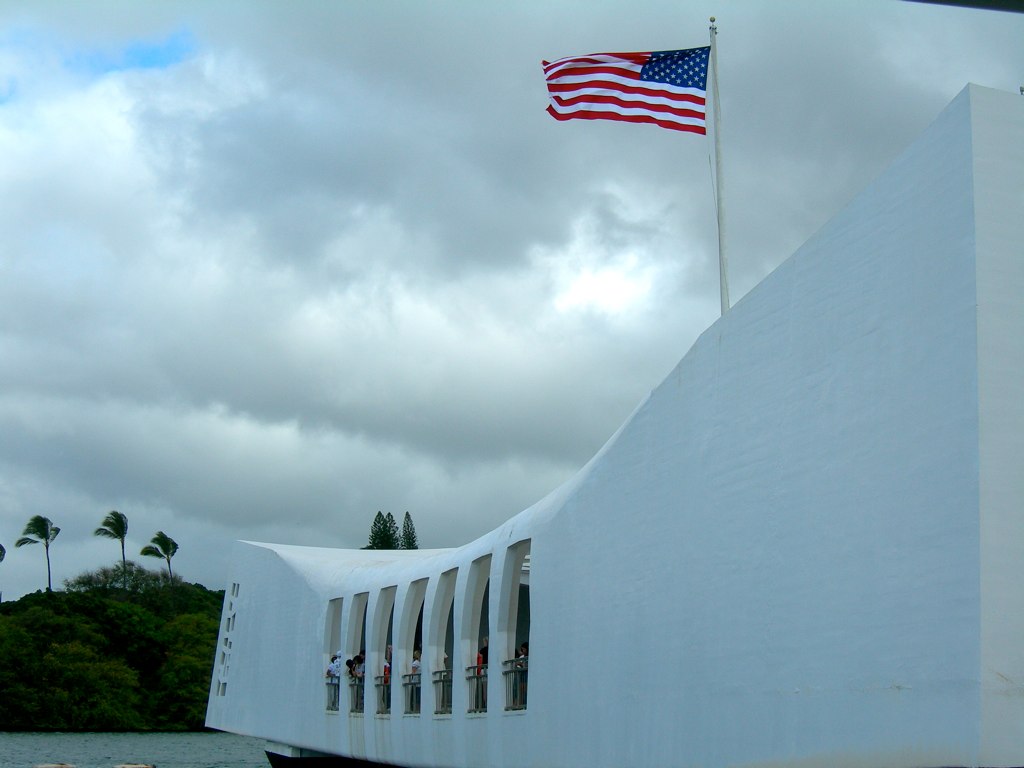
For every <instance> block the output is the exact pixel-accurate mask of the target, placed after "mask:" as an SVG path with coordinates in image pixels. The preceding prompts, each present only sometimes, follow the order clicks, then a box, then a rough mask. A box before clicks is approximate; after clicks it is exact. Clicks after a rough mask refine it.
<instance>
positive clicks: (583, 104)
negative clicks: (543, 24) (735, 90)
mask: <svg viewBox="0 0 1024 768" xmlns="http://www.w3.org/2000/svg"><path fill="white" fill-rule="evenodd" d="M710 53H711V48H710V47H708V46H705V47H704V48H689V49H686V50H681V51H654V52H648V53H592V54H590V55H589V56H569V57H567V58H564V59H558V61H551V62H548V61H545V62H543V65H544V76H545V78H546V79H547V83H548V95H549V96H550V99H551V104H550V105H549V106H548V113H549V114H550V115H551V116H552V117H553V118H555V119H556V120H574V119H577V120H622V121H625V122H628V123H653V124H654V125H660V126H661V127H662V128H669V129H671V130H674V131H690V132H691V133H702V134H703V133H706V132H707V130H706V122H705V117H704V95H705V93H706V91H707V81H708V57H709V55H710Z"/></svg>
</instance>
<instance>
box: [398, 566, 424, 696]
mask: <svg viewBox="0 0 1024 768" xmlns="http://www.w3.org/2000/svg"><path fill="white" fill-rule="evenodd" d="M426 595H427V580H426V579H420V580H419V581H414V582H413V583H412V584H410V585H409V592H408V594H407V595H406V598H405V608H404V610H403V612H402V621H401V628H402V629H401V638H400V642H399V645H400V647H401V649H402V658H403V660H404V663H405V664H406V667H407V670H408V671H406V672H404V673H403V674H402V692H403V696H402V699H403V701H404V702H405V713H406V714H407V715H418V714H419V713H420V701H421V690H422V687H421V681H422V654H423V608H424V598H425V597H426Z"/></svg>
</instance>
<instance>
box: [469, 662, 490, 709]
mask: <svg viewBox="0 0 1024 768" xmlns="http://www.w3.org/2000/svg"><path fill="white" fill-rule="evenodd" d="M466 683H467V684H468V685H469V707H468V708H467V709H466V711H467V712H486V711H487V665H486V664H480V665H479V666H478V665H476V664H474V665H473V666H471V667H466Z"/></svg>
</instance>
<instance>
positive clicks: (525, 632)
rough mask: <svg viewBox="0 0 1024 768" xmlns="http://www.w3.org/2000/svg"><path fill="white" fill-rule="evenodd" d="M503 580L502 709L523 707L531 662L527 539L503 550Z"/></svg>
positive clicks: (499, 617) (499, 610) (524, 707)
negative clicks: (503, 690) (503, 699)
mask: <svg viewBox="0 0 1024 768" xmlns="http://www.w3.org/2000/svg"><path fill="white" fill-rule="evenodd" d="M502 584H504V585H505V587H504V595H503V596H502V603H501V605H500V606H499V608H498V622H499V624H500V625H501V627H500V628H501V636H502V637H503V638H504V643H505V647H504V648H503V649H502V651H503V654H504V655H503V660H502V670H501V676H502V678H504V681H505V709H507V710H516V709H526V691H527V683H528V675H529V666H530V664H529V661H530V660H529V654H530V540H529V539H526V540H525V541H520V542H519V543H518V544H513V545H512V546H511V547H509V548H508V550H506V552H505V564H504V568H503V572H502Z"/></svg>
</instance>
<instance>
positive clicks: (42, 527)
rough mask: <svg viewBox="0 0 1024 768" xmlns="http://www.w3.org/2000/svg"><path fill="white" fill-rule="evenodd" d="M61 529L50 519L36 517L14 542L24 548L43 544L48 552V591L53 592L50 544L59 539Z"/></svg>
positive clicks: (40, 516)
mask: <svg viewBox="0 0 1024 768" xmlns="http://www.w3.org/2000/svg"><path fill="white" fill-rule="evenodd" d="M58 533H60V528H58V527H57V526H56V525H54V524H53V521H51V520H50V518H48V517H43V516H42V515H36V516H35V517H33V518H32V519H31V520H29V521H28V525H26V526H25V530H24V531H22V532H21V538H20V539H18V540H17V541H16V542H14V546H16V547H23V546H25V545H26V544H38V543H40V542H42V544H43V549H45V550H46V591H47V592H53V581H52V579H51V578H50V544H52V543H53V540H54V539H56V538H57V534H58Z"/></svg>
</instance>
